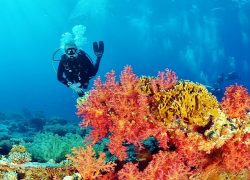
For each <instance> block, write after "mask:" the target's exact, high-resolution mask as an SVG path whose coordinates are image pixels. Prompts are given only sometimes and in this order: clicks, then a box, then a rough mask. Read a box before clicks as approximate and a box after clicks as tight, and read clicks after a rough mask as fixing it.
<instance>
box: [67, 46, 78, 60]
mask: <svg viewBox="0 0 250 180" xmlns="http://www.w3.org/2000/svg"><path fill="white" fill-rule="evenodd" d="M64 50H65V54H66V55H67V56H68V58H70V59H74V58H77V56H78V48H77V46H76V44H75V43H67V44H65V48H64Z"/></svg>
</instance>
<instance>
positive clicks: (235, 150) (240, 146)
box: [221, 133, 250, 173]
mask: <svg viewBox="0 0 250 180" xmlns="http://www.w3.org/2000/svg"><path fill="white" fill-rule="evenodd" d="M249 135H250V134H249V133H248V134H246V135H245V136H244V137H243V138H242V139H241V140H240V141H239V140H238V139H234V138H233V139H231V140H230V141H228V142H227V143H226V144H225V145H224V146H223V147H222V152H223V154H222V163H221V164H222V167H223V168H225V169H226V170H228V171H231V172H236V173H239V172H240V171H241V170H243V169H244V168H248V171H249V173H250V145H249V144H248V143H249V142H250V136H249Z"/></svg>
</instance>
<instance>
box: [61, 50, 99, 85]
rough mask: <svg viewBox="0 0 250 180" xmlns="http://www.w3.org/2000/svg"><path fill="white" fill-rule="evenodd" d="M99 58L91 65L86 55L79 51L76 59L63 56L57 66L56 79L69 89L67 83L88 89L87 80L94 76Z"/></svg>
mask: <svg viewBox="0 0 250 180" xmlns="http://www.w3.org/2000/svg"><path fill="white" fill-rule="evenodd" d="M100 60H101V57H98V58H97V60H96V63H95V64H93V63H92V61H91V60H90V58H89V57H88V55H87V54H86V53H85V52H84V51H82V50H80V51H79V52H78V56H77V58H73V59H70V58H68V57H67V55H66V54H63V55H62V57H61V61H60V63H59V66H58V71H57V79H58V80H59V81H60V82H61V83H63V84H65V85H66V86H68V87H69V85H68V83H69V82H71V83H73V84H74V83H78V82H80V83H81V86H80V87H81V88H84V89H86V88H87V87H88V83H89V80H90V79H91V78H92V77H93V76H95V75H96V73H97V71H98V68H99V64H100Z"/></svg>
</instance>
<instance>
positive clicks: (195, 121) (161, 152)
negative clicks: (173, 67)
mask: <svg viewBox="0 0 250 180" xmlns="http://www.w3.org/2000/svg"><path fill="white" fill-rule="evenodd" d="M240 89H241V90H242V87H241V88H240ZM242 92H244V94H242V93H241V95H242V96H241V98H239V96H238V95H234V96H233V95H232V94H231V95H229V94H230V93H229V92H227V93H226V94H227V95H228V96H227V98H228V97H230V98H231V97H234V99H236V100H237V99H243V100H244V98H242V97H247V96H246V94H247V93H246V91H245V90H244V91H243V90H242ZM223 102H224V104H223V105H221V106H220V103H219V102H218V101H217V99H216V97H215V96H213V95H212V94H211V93H210V92H209V91H208V90H207V89H206V87H205V86H203V85H201V84H198V83H193V82H191V81H177V76H176V75H175V73H174V72H172V71H170V70H166V71H165V72H160V73H159V74H158V76H157V77H146V76H143V77H137V76H136V75H135V74H134V73H133V71H132V68H131V67H129V66H127V67H125V68H124V70H123V71H122V73H121V76H120V81H116V78H115V73H114V71H112V72H111V73H107V75H106V81H105V82H104V83H102V82H101V80H100V78H99V79H97V80H96V81H95V88H93V89H92V90H91V91H90V92H88V94H87V96H86V97H83V98H80V99H78V105H77V108H78V115H79V116H80V117H82V119H83V120H82V122H81V127H87V126H91V127H92V128H93V129H92V131H91V133H90V136H89V140H90V141H92V143H93V144H95V143H96V142H99V141H100V140H101V139H102V138H109V139H110V142H108V143H107V148H108V150H109V152H110V153H111V154H113V155H115V156H117V158H118V160H116V161H115V162H116V163H117V168H116V169H115V171H114V174H113V179H117V178H118V179H209V178H215V179H218V178H220V179H227V178H233V179H249V178H250V176H249V175H250V168H249V166H250V164H249V163H250V159H249V157H250V155H249V153H250V149H249V147H250V140H249V131H250V128H249V127H250V125H249V123H250V116H249V114H248V115H247V108H246V107H247V105H248V104H247V103H246V102H248V100H244V101H243V102H242V104H240V102H239V101H237V102H236V103H237V106H235V105H234V103H235V102H234V101H231V100H230V101H226V100H224V101H223ZM225 102H227V103H225ZM220 107H222V110H223V111H222V110H221V109H220ZM231 107H234V108H238V107H239V109H244V116H237V118H235V117H232V116H228V114H227V112H226V111H225V109H230V108H231ZM224 112H225V113H224ZM238 114H239V113H238ZM151 137H154V138H155V144H154V145H153V146H154V148H150V146H152V145H146V144H144V142H145V140H147V139H149V138H151ZM151 143H152V142H151ZM131 146H132V147H134V148H132V149H134V154H135V156H136V158H132V159H131V158H128V154H129V150H128V147H131ZM150 149H151V150H150ZM152 149H153V150H152ZM130 153H131V152H130ZM169 162H171V163H169ZM108 174H110V173H108Z"/></svg>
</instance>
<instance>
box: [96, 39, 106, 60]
mask: <svg viewBox="0 0 250 180" xmlns="http://www.w3.org/2000/svg"><path fill="white" fill-rule="evenodd" d="M93 50H94V53H95V55H96V57H97V58H98V59H101V58H102V55H103V53H104V42H103V41H99V43H97V42H93Z"/></svg>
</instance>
